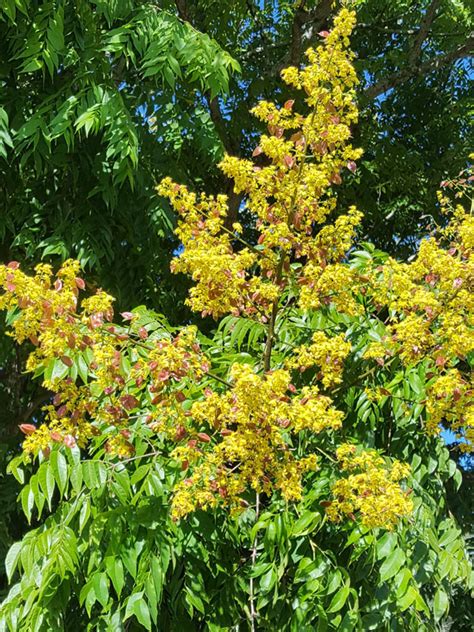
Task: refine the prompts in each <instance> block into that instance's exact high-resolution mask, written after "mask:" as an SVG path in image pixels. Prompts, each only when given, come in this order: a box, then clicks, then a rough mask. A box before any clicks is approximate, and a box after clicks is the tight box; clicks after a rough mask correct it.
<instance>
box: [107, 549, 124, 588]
mask: <svg viewBox="0 0 474 632" xmlns="http://www.w3.org/2000/svg"><path fill="white" fill-rule="evenodd" d="M105 568H106V570H107V574H108V576H109V577H110V579H111V581H112V585H113V587H114V589H115V592H116V593H117V595H118V597H119V598H120V595H121V594H122V588H123V585H124V582H125V579H124V573H123V564H122V561H121V560H120V559H119V558H117V557H112V556H108V557H106V558H105Z"/></svg>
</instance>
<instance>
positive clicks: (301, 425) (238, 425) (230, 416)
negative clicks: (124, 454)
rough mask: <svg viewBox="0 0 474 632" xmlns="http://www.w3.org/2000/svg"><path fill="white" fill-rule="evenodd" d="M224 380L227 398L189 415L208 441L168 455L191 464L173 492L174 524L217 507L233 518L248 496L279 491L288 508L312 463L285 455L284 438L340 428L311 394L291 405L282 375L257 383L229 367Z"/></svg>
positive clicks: (214, 397) (200, 438)
mask: <svg viewBox="0 0 474 632" xmlns="http://www.w3.org/2000/svg"><path fill="white" fill-rule="evenodd" d="M231 376H232V380H233V386H232V388H231V389H230V390H228V391H226V392H225V393H223V394H218V393H215V392H208V394H207V397H206V399H205V400H203V401H199V402H195V403H194V404H193V406H192V407H191V410H190V416H191V418H192V419H193V422H194V424H195V426H196V427H198V428H199V427H201V428H205V429H210V431H211V433H212V434H213V435H214V438H212V437H211V436H210V435H208V434H207V433H203V432H201V433H198V434H197V435H196V437H195V438H194V439H192V440H191V441H189V442H188V443H187V445H186V446H180V447H178V448H177V449H176V450H175V452H174V456H175V458H177V459H179V460H180V461H181V462H183V463H185V464H186V465H191V464H194V463H196V464H197V465H196V466H195V467H194V468H193V471H192V474H191V476H190V477H189V478H186V479H185V480H184V481H182V482H181V483H180V484H179V485H178V487H177V488H176V494H175V496H174V499H173V516H174V517H175V518H181V517H182V516H184V515H185V514H186V513H189V511H193V510H194V509H196V508H197V507H201V508H206V507H210V506H214V505H215V504H217V503H221V504H225V505H228V506H230V507H231V508H232V509H233V510H238V508H239V507H241V506H242V495H243V494H244V492H245V491H246V490H248V489H249V488H250V489H253V490H255V491H257V492H265V493H267V494H270V493H271V492H272V491H273V490H278V491H280V493H281V494H282V496H283V497H284V498H285V499H287V500H297V499H299V498H300V497H301V490H302V488H301V477H302V474H303V473H304V472H305V471H307V470H308V469H314V468H315V466H316V457H315V456H314V455H307V456H306V457H305V458H303V459H301V460H297V459H296V458H295V456H294V455H293V453H292V452H291V451H290V450H289V445H288V440H289V436H290V434H291V433H298V432H301V431H302V430H309V431H310V432H313V433H319V432H322V431H324V430H336V429H338V428H340V426H341V423H342V417H343V415H342V413H341V412H339V411H337V410H335V409H334V408H333V407H332V402H331V400H330V399H329V398H328V397H324V396H322V395H321V394H320V393H319V391H318V389H317V388H316V387H306V388H304V389H303V390H302V392H301V393H300V394H299V395H298V396H295V397H290V393H291V390H292V385H291V378H290V374H289V372H288V371H285V370H283V369H278V370H276V371H273V372H271V373H269V374H268V375H266V376H263V377H262V376H259V375H257V374H256V373H255V372H254V371H253V369H252V368H251V367H250V366H248V365H245V364H243V365H242V364H235V365H233V367H232V369H231ZM211 440H212V441H211ZM206 446H209V449H208V450H206V449H205V447H206ZM203 453H204V454H203Z"/></svg>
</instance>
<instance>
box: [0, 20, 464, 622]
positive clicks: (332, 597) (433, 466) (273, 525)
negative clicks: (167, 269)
mask: <svg viewBox="0 0 474 632" xmlns="http://www.w3.org/2000/svg"><path fill="white" fill-rule="evenodd" d="M354 22H355V15H354V13H353V12H351V11H349V10H347V9H342V10H341V11H340V13H339V14H338V15H337V17H336V18H335V21H334V27H333V28H332V29H331V30H330V31H328V32H324V33H322V34H321V39H322V43H321V44H320V45H319V46H318V47H317V49H316V50H313V49H309V51H308V64H307V65H306V66H305V68H304V69H302V70H298V69H297V68H296V67H294V66H293V67H291V66H290V67H288V68H286V69H285V70H284V71H283V73H282V76H283V79H284V81H285V83H286V84H287V85H288V86H292V87H293V89H301V90H302V93H303V95H304V98H301V97H300V98H298V97H297V95H296V94H295V95H294V98H292V99H288V100H286V101H285V102H284V105H283V106H282V107H280V108H278V107H277V106H276V105H275V104H274V103H273V102H269V101H262V102H260V103H259V104H258V105H257V106H256V107H255V108H254V110H253V112H254V114H255V115H256V116H257V118H259V119H260V120H262V121H265V122H266V123H267V126H268V133H266V134H262V136H261V137H260V139H259V141H258V144H257V146H256V148H255V149H254V152H253V153H254V157H255V158H256V160H257V161H261V157H262V155H264V156H265V157H266V162H263V163H262V164H261V165H260V164H259V163H257V164H256V163H255V162H253V161H251V160H248V159H240V158H236V157H235V156H229V155H227V156H226V157H225V158H224V160H223V161H222V163H221V169H222V171H223V173H225V174H226V175H228V176H231V177H232V178H233V180H234V182H235V189H236V193H237V194H242V195H243V196H244V199H245V204H246V208H247V210H248V212H249V216H250V217H253V219H254V230H255V232H256V233H257V234H258V235H259V238H258V239H255V240H254V241H253V242H247V241H246V240H245V238H244V236H243V227H242V226H241V225H239V224H238V223H236V224H234V225H233V226H232V227H231V228H228V227H227V226H226V220H227V216H228V199H227V198H226V196H222V195H218V196H214V195H205V194H202V195H196V194H195V193H193V192H191V191H190V190H189V189H188V188H187V187H186V186H184V185H180V184H176V183H174V182H173V181H172V180H171V179H170V178H166V179H165V180H163V182H162V183H161V185H160V188H159V191H160V193H161V194H162V195H164V196H166V197H167V198H168V199H169V200H170V202H171V205H172V206H173V208H174V209H175V210H176V212H177V213H178V215H179V221H178V226H177V236H178V238H179V239H180V241H181V243H182V245H183V249H182V252H181V253H179V254H177V256H176V258H175V262H174V271H175V272H177V273H178V272H186V273H188V274H190V275H191V276H192V278H193V281H194V286H193V287H192V289H191V291H190V293H189V298H188V303H189V305H190V307H191V309H193V310H195V311H198V312H205V313H209V314H211V315H212V316H214V317H215V318H217V319H219V320H220V323H219V326H218V329H217V331H216V333H215V335H214V336H213V337H212V338H210V337H209V336H206V335H202V334H200V333H199V332H198V330H197V328H196V327H194V326H188V327H184V328H178V330H176V329H174V328H172V327H170V325H169V324H168V323H167V322H166V320H165V319H164V318H163V317H160V316H158V315H156V314H153V313H152V312H149V311H147V310H145V309H144V308H139V309H137V310H135V311H133V312H123V313H122V314H121V316H122V321H121V322H120V323H115V324H114V323H113V310H112V304H113V299H112V297H111V296H110V295H108V294H107V293H105V292H104V291H102V290H99V291H97V292H96V293H94V294H89V295H87V296H86V298H82V300H81V301H80V303H79V296H80V292H81V291H83V290H84V289H85V282H84V280H83V279H82V277H80V276H78V275H79V264H78V262H74V261H72V260H69V261H67V262H65V264H64V265H63V266H62V267H61V268H60V270H59V271H58V273H57V274H56V275H55V277H53V274H52V269H51V267H50V266H48V265H47V264H39V265H38V266H37V267H36V269H35V273H34V274H33V275H29V274H27V273H25V272H23V270H22V269H21V266H20V264H19V263H18V262H16V261H11V262H10V263H9V264H8V265H6V266H3V267H2V268H0V284H1V286H2V288H3V291H4V293H3V295H2V298H1V306H2V307H3V308H4V309H6V310H7V312H8V314H9V316H10V317H11V328H12V335H13V336H14V337H15V339H16V340H17V341H18V343H23V342H24V341H26V340H30V342H31V344H33V346H34V351H33V352H32V353H31V354H30V355H29V358H28V361H27V369H28V371H30V372H32V373H33V374H34V375H36V377H40V376H41V378H42V380H43V385H44V387H45V388H47V389H48V390H49V391H50V392H51V398H52V399H51V403H50V404H48V406H47V407H46V410H45V414H46V420H45V423H43V424H41V425H38V426H36V425H35V424H23V425H22V431H23V432H24V434H25V435H26V439H25V442H24V445H23V451H24V453H23V456H21V457H19V458H17V459H15V461H13V462H12V464H11V470H12V472H13V473H14V474H15V476H16V477H17V478H18V480H19V482H20V484H21V485H22V486H23V489H22V492H21V501H22V506H23V509H24V511H25V514H26V515H27V517H28V520H30V521H31V520H32V519H34V520H36V521H39V522H38V526H35V527H33V528H32V529H31V531H30V532H29V533H27V534H26V535H25V537H24V538H23V539H22V541H20V542H17V543H16V544H14V545H13V547H12V548H11V549H10V551H9V553H8V556H7V560H6V567H7V571H8V573H9V575H10V576H11V577H13V576H14V574H15V573H16V572H19V575H18V576H17V583H16V584H15V585H14V586H13V587H12V589H11V591H10V593H9V595H8V597H7V599H6V600H5V602H4V604H3V606H2V609H1V613H2V615H1V616H3V624H4V625H5V626H7V627H8V628H9V629H15V630H16V629H19V630H21V629H25V630H27V629H32V628H33V629H38V630H41V629H48V630H51V629H53V630H55V629H70V628H72V627H74V626H77V625H78V622H79V621H82V622H83V621H85V620H87V626H88V628H89V629H111V630H112V629H113V630H117V629H123V626H124V622H127V621H128V620H131V621H132V625H133V626H135V628H136V629H156V628H158V629H163V630H167V629H183V628H185V629H201V628H202V627H203V626H206V627H207V628H209V629H215V630H226V629H233V628H234V627H235V626H236V625H238V626H239V627H242V628H244V627H248V628H249V629H252V630H253V629H282V630H284V629H289V630H291V629H302V628H303V629H304V628H306V627H312V628H314V626H318V628H323V626H324V627H329V628H330V629H364V630H365V629H383V628H384V627H386V626H390V629H400V630H406V629H417V630H430V629H432V628H433V626H440V625H443V624H444V622H445V621H446V614H447V612H448V609H449V600H450V597H451V595H452V593H453V592H455V591H456V590H459V591H463V590H466V589H468V588H469V586H470V582H471V579H470V575H471V571H470V565H469V560H468V558H467V556H466V551H465V542H464V540H463V537H462V534H461V531H460V530H459V528H458V526H457V524H456V521H455V519H454V517H453V516H452V514H451V513H450V511H449V506H448V504H447V503H448V497H447V494H446V488H445V486H446V483H447V482H448V481H450V480H452V481H453V482H454V484H455V485H459V483H460V480H461V475H460V472H459V470H458V468H457V466H456V463H455V462H454V461H453V460H452V459H450V455H449V451H448V450H447V448H446V446H445V445H444V441H443V440H442V438H441V437H440V435H439V432H440V425H441V426H443V427H444V428H445V429H450V430H451V431H452V432H454V433H456V435H457V436H458V438H459V439H460V442H461V445H462V447H463V449H464V450H465V451H469V450H470V449H471V447H472V438H473V437H472V414H471V413H470V412H469V408H468V406H469V399H470V395H471V391H470V390H469V388H470V387H469V383H468V378H469V369H470V364H469V360H470V354H472V350H473V348H472V336H470V333H471V332H472V320H471V317H472V304H471V303H472V300H471V298H470V296H472V293H470V289H472V288H470V285H469V284H470V283H472V262H471V259H470V255H471V253H472V249H473V248H474V241H473V231H474V224H473V220H472V217H471V216H470V215H468V214H467V213H466V212H465V209H464V208H463V207H462V205H461V204H457V205H456V206H455V207H454V208H451V207H450V201H449V198H448V196H446V195H441V196H440V199H439V203H440V205H441V206H442V208H443V209H444V213H445V214H446V215H447V216H451V221H450V223H449V224H448V225H447V227H446V228H445V229H441V228H440V230H439V231H437V233H436V235H433V236H432V237H431V238H430V239H427V240H424V241H423V242H422V243H421V244H420V246H419V251H418V253H417V256H416V258H414V260H413V261H412V262H411V263H409V264H405V263H400V262H398V261H396V260H394V259H393V258H391V257H390V256H388V255H386V254H384V253H383V252H381V251H378V250H377V249H376V248H375V247H374V246H373V245H370V244H365V245H363V244H362V245H361V246H360V247H361V249H360V250H354V248H353V243H354V238H355V235H356V232H357V230H358V226H359V225H360V222H361V219H362V218H361V214H360V213H359V211H357V209H356V208H354V207H350V208H349V209H347V211H346V212H345V213H343V214H341V213H339V212H338V206H337V199H336V190H337V185H338V184H339V183H340V181H341V174H344V172H345V171H348V172H349V173H350V172H352V171H354V169H355V161H356V160H357V158H358V157H359V156H360V154H361V151H360V150H359V149H357V148H355V147H353V146H352V144H351V143H350V127H351V125H352V124H354V123H355V122H356V121H357V107H356V105H355V99H354V98H355V91H354V85H355V82H356V75H355V72H354V68H353V66H352V63H351V62H352V55H351V53H350V51H348V49H347V46H348V36H349V34H350V32H351V30H352V28H353V25H354ZM303 108H304V109H303ZM469 177H470V176H469ZM465 185H466V180H464V181H459V183H458V184H453V186H456V187H460V191H459V192H460V193H463V192H464V191H465V188H466V187H465ZM458 197H459V196H458ZM43 512H44V513H45V514H47V517H46V518H42V515H43ZM460 623H461V626H462V625H465V629H469V628H468V627H467V626H468V623H466V622H464V623H463V622H460ZM125 625H127V626H128V625H129V624H128V623H126V624H125ZM458 629H462V627H459V628H458Z"/></svg>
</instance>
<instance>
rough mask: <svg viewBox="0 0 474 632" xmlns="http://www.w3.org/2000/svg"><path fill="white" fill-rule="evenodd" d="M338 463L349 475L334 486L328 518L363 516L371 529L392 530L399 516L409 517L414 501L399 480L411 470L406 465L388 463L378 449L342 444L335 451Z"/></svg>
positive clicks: (337, 519) (405, 476)
mask: <svg viewBox="0 0 474 632" xmlns="http://www.w3.org/2000/svg"><path fill="white" fill-rule="evenodd" d="M336 455H337V459H338V461H339V466H340V468H341V470H342V471H343V472H347V473H348V475H347V476H346V477H345V478H342V479H340V480H338V481H337V482H336V483H335V484H334V485H333V487H332V493H333V495H334V500H333V501H332V502H331V504H330V505H329V506H328V507H327V509H326V511H327V514H328V517H329V518H330V519H331V520H333V521H335V522H338V521H339V520H341V519H342V517H343V516H349V517H350V518H352V519H353V520H355V519H356V514H358V515H359V516H360V521H361V523H362V524H363V525H365V526H366V527H370V528H375V527H383V528H385V529H392V528H393V527H394V526H395V524H396V523H397V522H398V521H399V520H400V518H402V517H405V516H409V515H410V513H411V512H412V511H413V502H412V501H411V499H410V498H409V494H408V492H406V491H404V490H403V489H402V488H401V487H400V481H401V480H402V479H404V478H407V476H408V475H409V473H410V468H409V466H408V465H407V464H405V463H401V462H400V461H393V462H392V464H391V465H390V466H389V465H387V463H386V462H385V460H384V459H383V458H382V457H381V456H379V455H378V454H377V452H375V450H364V451H358V450H357V449H356V447H355V446H354V445H351V444H348V443H346V444H343V445H341V446H340V447H339V448H338V449H337V452H336Z"/></svg>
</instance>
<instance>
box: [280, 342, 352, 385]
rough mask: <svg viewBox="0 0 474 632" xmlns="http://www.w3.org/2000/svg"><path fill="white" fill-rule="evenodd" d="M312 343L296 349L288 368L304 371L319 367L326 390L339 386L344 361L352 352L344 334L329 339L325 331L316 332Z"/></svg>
mask: <svg viewBox="0 0 474 632" xmlns="http://www.w3.org/2000/svg"><path fill="white" fill-rule="evenodd" d="M312 342H313V344H311V345H309V346H306V345H303V346H301V347H298V348H297V349H295V351H294V353H293V355H292V356H291V357H290V359H289V360H288V362H287V367H288V368H289V369H299V370H300V371H304V370H305V369H308V368H311V367H313V366H318V367H319V368H320V373H321V375H320V377H321V381H322V383H323V385H324V386H325V387H326V388H330V387H331V386H334V385H335V384H339V383H340V382H341V381H342V372H343V370H344V360H345V359H346V357H347V356H348V354H349V352H350V350H351V344H350V342H347V341H346V340H345V339H344V334H339V335H338V336H333V337H331V338H328V336H326V334H325V333H324V332H323V331H316V332H315V333H314V334H313V336H312Z"/></svg>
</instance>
